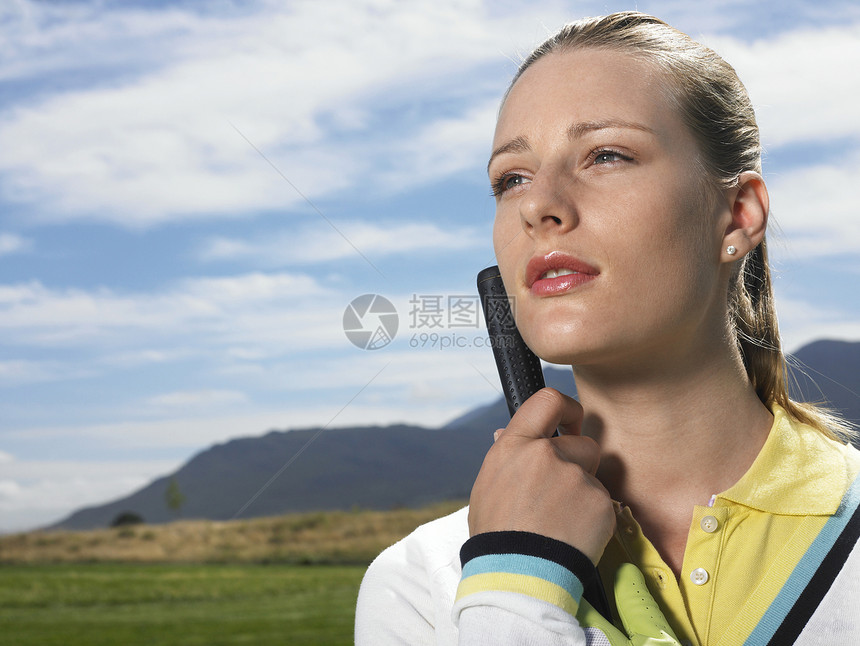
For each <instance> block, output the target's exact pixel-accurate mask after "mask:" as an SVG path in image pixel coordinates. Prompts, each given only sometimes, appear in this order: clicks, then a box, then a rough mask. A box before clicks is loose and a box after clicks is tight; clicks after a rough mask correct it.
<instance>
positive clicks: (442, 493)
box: [54, 341, 860, 529]
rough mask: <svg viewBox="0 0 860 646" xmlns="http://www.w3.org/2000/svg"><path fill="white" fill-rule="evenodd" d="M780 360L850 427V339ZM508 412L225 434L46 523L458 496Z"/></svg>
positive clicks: (854, 375)
mask: <svg viewBox="0 0 860 646" xmlns="http://www.w3.org/2000/svg"><path fill="white" fill-rule="evenodd" d="M790 361H791V363H792V365H793V368H792V375H793V378H792V379H791V380H790V381H792V392H793V394H794V396H795V397H796V398H801V399H805V400H812V401H820V400H822V399H823V400H826V401H827V402H829V404H830V405H831V406H832V407H833V408H834V409H836V410H837V411H839V412H841V413H842V414H843V415H845V417H847V418H848V419H849V420H851V421H853V422H854V423H855V424H857V425H858V426H860V395H858V393H860V343H849V342H842V341H817V342H815V343H812V344H809V345H807V346H805V347H803V348H802V349H800V350H799V351H798V352H797V353H795V355H794V356H793V357H791V358H790ZM545 376H546V381H547V385H549V386H552V387H554V388H557V389H558V390H560V391H562V392H564V393H567V394H569V395H572V396H573V395H575V393H576V387H575V385H574V383H573V378H572V375H571V372H570V370H562V369H558V368H547V369H546V371H545ZM508 419H509V418H508V411H507V406H506V405H505V402H504V400H503V399H502V398H501V397H500V398H499V399H498V400H496V401H494V402H492V403H490V404H487V405H483V406H479V407H477V408H475V409H473V410H472V411H469V412H467V413H466V414H465V415H462V416H460V417H458V418H456V419H454V420H452V421H451V422H449V423H448V424H446V425H445V426H443V427H442V428H440V429H429V428H422V427H417V426H405V425H396V426H385V427H379V426H373V427H361V428H341V429H325V430H323V429H319V428H311V429H299V430H292V431H272V432H269V433H267V434H266V435H263V436H262V437H246V438H241V439H235V440H231V441H229V442H226V443H223V444H217V445H214V446H212V447H210V448H209V449H206V450H205V451H203V452H201V453H199V454H198V455H196V456H195V457H193V458H192V459H191V460H189V461H188V462H187V463H186V464H185V465H183V466H182V467H181V468H180V469H179V470H178V471H177V472H176V473H174V474H172V475H170V476H167V477H164V478H159V479H158V480H155V481H154V482H152V483H151V484H149V485H147V486H146V487H144V488H143V489H140V490H139V491H137V492H135V493H133V494H131V495H130V496H127V497H125V498H122V499H119V500H115V501H113V502H110V503H107V504H104V505H99V506H95V507H89V508H86V509H81V510H79V511H76V512H74V513H73V514H71V515H70V516H69V517H68V518H66V519H65V520H63V521H61V522H59V523H57V524H56V525H54V528H64V529H90V528H95V527H104V526H107V525H109V524H110V523H111V522H112V521H113V520H114V519H115V518H116V517H117V516H118V515H119V514H120V513H122V512H124V511H133V512H135V513H136V514H138V515H140V516H142V517H143V518H144V519H145V520H146V521H147V522H150V523H162V522H167V521H170V520H175V519H177V518H208V519H212V520H226V519H230V518H234V517H251V516H267V515H276V514H282V513H287V512H291V511H310V510H330V509H351V508H356V507H361V508H369V509H390V508H393V507H400V506H402V507H413V506H421V505H425V504H428V503H431V502H436V501H439V500H452V499H464V500H465V499H467V498H468V496H469V492H470V490H471V488H472V483H473V482H474V479H475V476H476V475H477V473H478V470H479V469H480V466H481V462H482V461H483V458H484V454H485V453H486V452H487V449H488V448H489V447H490V445H491V443H492V433H493V431H494V430H495V429H497V428H500V427H504V426H505V425H506V424H507V422H508ZM171 483H174V484H173V485H172V488H173V489H176V488H178V491H179V492H180V493H181V496H182V499H183V500H184V502H183V503H182V505H181V506H180V507H179V509H178V510H177V511H176V512H171V511H170V510H169V509H168V505H167V502H166V492H167V490H168V486H171Z"/></svg>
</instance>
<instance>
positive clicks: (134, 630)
mask: <svg viewBox="0 0 860 646" xmlns="http://www.w3.org/2000/svg"><path fill="white" fill-rule="evenodd" d="M364 570H365V566H327V565H314V566H300V565H211V564H210V565H179V564H169V565H156V564H125V563H120V564H115V563H73V564H57V565H2V566H0V645H2V646H6V645H9V646H12V645H14V646H30V645H32V646H52V645H55V644H56V645H57V646H59V645H62V646H77V645H81V646H83V645H86V646H105V645H108V644H110V645H114V644H116V645H120V644H121V645H123V646H135V645H137V644H141V645H142V644H146V645H147V646H152V645H153V644H155V645H158V646H172V645H174V644H176V645H179V644H181V645H183V646H186V645H194V644H199V645H201V646H217V645H220V644H254V645H258V646H265V645H267V644H278V645H279V646H283V645H285V644H290V645H299V644H320V645H321V646H322V645H325V646H332V645H335V644H351V643H352V625H353V613H354V609H355V599H356V596H357V594H358V586H359V583H360V581H361V577H362V574H363V573H364Z"/></svg>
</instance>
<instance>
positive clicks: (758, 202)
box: [721, 171, 770, 262]
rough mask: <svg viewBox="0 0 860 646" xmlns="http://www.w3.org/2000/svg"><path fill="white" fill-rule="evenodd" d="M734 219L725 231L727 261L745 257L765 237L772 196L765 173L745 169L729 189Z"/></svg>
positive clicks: (724, 248) (732, 217) (725, 259)
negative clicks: (760, 173)
mask: <svg viewBox="0 0 860 646" xmlns="http://www.w3.org/2000/svg"><path fill="white" fill-rule="evenodd" d="M729 207H730V209H731V221H730V222H729V225H728V226H727V227H726V230H725V234H724V235H723V249H722V254H721V257H722V259H723V260H724V261H725V262H732V261H734V260H739V259H741V258H743V257H744V256H745V255H746V254H748V253H749V252H750V251H752V250H753V249H755V247H756V246H758V244H759V243H760V242H761V241H762V239H763V238H764V232H765V229H767V216H768V211H769V209H770V198H769V197H768V194H767V187H766V186H765V184H764V179H762V176H761V175H759V174H758V173H756V172H755V171H745V172H743V173H741V174H740V176H739V177H738V184H737V186H735V187H734V188H733V189H731V191H730V192H729Z"/></svg>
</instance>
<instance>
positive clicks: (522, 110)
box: [489, 49, 731, 365]
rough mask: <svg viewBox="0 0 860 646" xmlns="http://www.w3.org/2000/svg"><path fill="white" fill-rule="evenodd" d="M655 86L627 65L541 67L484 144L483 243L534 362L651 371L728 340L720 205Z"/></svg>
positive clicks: (638, 66) (514, 94) (726, 215)
mask: <svg viewBox="0 0 860 646" xmlns="http://www.w3.org/2000/svg"><path fill="white" fill-rule="evenodd" d="M664 87H665V85H664V84H663V79H662V76H661V74H660V73H659V72H657V71H655V70H654V68H652V67H651V66H649V65H647V64H645V63H643V62H641V61H639V60H637V59H635V58H632V57H631V56H629V55H626V54H622V53H618V52H611V51H600V50H589V49H586V50H578V51H573V52H566V53H553V54H549V55H547V56H545V57H543V58H542V59H540V60H538V61H537V62H536V63H534V64H533V65H532V66H531V67H530V68H528V69H527V70H526V71H525V72H524V73H523V75H522V76H521V77H520V78H519V80H518V81H517V82H516V84H515V85H514V87H513V88H512V89H511V92H510V94H509V95H508V98H507V100H506V102H505V104H504V106H503V108H502V111H501V114H500V117H499V121H498V124H497V127H496V133H495V137H494V140H493V151H494V152H493V155H492V157H491V159H490V165H489V174H490V180H491V182H492V183H493V186H494V192H495V193H496V200H497V203H496V220H495V228H494V232H493V242H494V245H495V249H496V256H497V258H498V262H499V266H500V268H501V271H502V278H503V279H504V282H505V286H506V288H507V290H508V294H509V295H510V296H511V297H512V300H513V306H514V312H515V316H516V320H517V325H518V326H519V328H520V331H521V332H522V335H523V337H524V338H525V340H526V342H527V343H528V344H529V346H531V348H532V349H533V350H534V351H535V352H536V353H537V354H538V355H539V356H541V357H543V358H544V359H546V360H548V361H551V362H554V363H571V364H579V365H588V364H607V363H608V364H612V363H619V362H622V363H627V364H628V365H630V362H631V361H632V362H637V361H638V362H649V363H650V362H653V361H654V359H655V357H661V359H669V358H670V357H669V356H668V355H667V353H669V354H672V353H677V352H683V351H688V352H689V351H691V352H692V353H693V354H694V355H695V353H696V352H699V351H702V350H703V349H704V348H703V346H702V344H704V343H708V342H710V341H716V340H717V339H720V338H724V336H725V333H726V323H725V321H726V284H727V280H728V270H727V269H726V268H723V269H721V264H720V251H721V245H722V236H723V235H724V233H725V231H726V229H727V227H728V226H729V225H730V221H731V213H730V211H729V207H728V201H727V200H725V199H714V196H713V194H712V195H710V197H709V195H708V192H709V191H710V190H711V189H709V188H707V186H708V184H707V183H706V181H705V179H704V174H703V172H702V170H701V166H700V164H699V163H698V162H697V159H698V153H699V151H698V147H697V144H696V142H695V140H694V138H693V135H692V134H691V133H690V131H689V130H688V128H687V127H686V126H685V125H684V123H683V122H682V120H681V117H680V115H679V114H678V113H677V111H676V109H675V108H674V107H673V106H672V104H671V102H670V100H669V98H668V97H667V95H666V93H665V91H664V89H663V88H664Z"/></svg>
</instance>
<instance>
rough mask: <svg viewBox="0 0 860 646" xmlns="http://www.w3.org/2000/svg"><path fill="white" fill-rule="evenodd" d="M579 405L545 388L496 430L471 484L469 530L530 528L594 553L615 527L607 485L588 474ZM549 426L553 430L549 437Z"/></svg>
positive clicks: (593, 462)
mask: <svg viewBox="0 0 860 646" xmlns="http://www.w3.org/2000/svg"><path fill="white" fill-rule="evenodd" d="M582 417H583V413H582V406H580V405H579V403H578V402H577V401H576V400H574V399H571V398H570V397H567V396H566V395H562V394H561V393H560V392H558V391H557V390H553V389H552V388H544V389H543V390H540V391H538V392H537V393H535V394H534V395H532V396H531V397H530V398H529V399H528V400H527V401H526V402H525V403H523V405H522V406H521V407H520V409H519V410H518V411H517V413H516V414H515V415H514V416H513V418H512V419H511V423H510V424H508V427H507V428H506V429H504V430H501V431H497V439H496V442H495V444H494V445H493V446H492V448H490V450H489V451H488V452H487V456H486V458H484V464H483V466H482V467H481V471H480V473H479V474H478V478H477V480H475V485H474V487H473V488H472V496H471V500H470V502H469V505H470V507H469V532H470V534H471V535H472V536H474V535H476V534H481V533H484V532H496V531H524V532H533V533H535V534H541V535H543V536H548V537H550V538H554V539H556V540H559V541H563V542H565V543H567V544H569V545H572V546H573V547H575V548H577V549H578V550H579V551H580V552H582V553H583V554H585V555H586V556H588V558H590V559H591V561H592V562H593V563H597V561H598V560H600V557H601V555H602V554H603V550H604V548H605V547H606V543H608V542H609V539H610V538H611V536H612V533H613V531H615V512H614V510H613V508H612V502H611V500H610V498H609V493H608V492H607V491H606V489H605V488H604V487H603V485H602V484H600V482H599V481H598V480H597V478H596V477H595V476H594V474H595V473H596V471H597V466H598V464H599V463H600V447H599V446H598V445H597V443H596V442H595V441H594V440H592V439H591V438H588V437H582V435H581V434H580V432H581V426H582ZM556 428H558V429H559V431H560V432H561V435H559V436H558V437H553V434H554V433H555V430H556Z"/></svg>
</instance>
